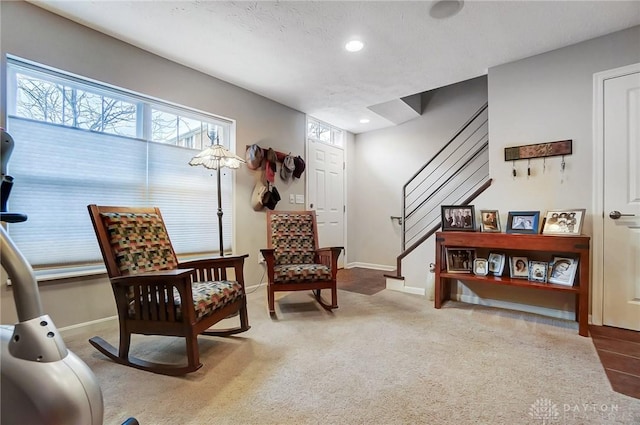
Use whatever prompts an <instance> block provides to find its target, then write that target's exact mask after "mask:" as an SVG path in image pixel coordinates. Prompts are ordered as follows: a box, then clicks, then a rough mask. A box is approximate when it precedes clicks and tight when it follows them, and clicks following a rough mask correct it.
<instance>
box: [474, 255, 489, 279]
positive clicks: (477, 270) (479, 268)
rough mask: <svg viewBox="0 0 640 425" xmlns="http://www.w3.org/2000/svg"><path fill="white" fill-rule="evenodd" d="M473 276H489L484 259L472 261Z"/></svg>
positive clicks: (486, 262) (487, 265)
mask: <svg viewBox="0 0 640 425" xmlns="http://www.w3.org/2000/svg"><path fill="white" fill-rule="evenodd" d="M473 274H475V275H478V276H486V275H487V274H489V262H488V261H487V259H486V258H476V259H475V260H473Z"/></svg>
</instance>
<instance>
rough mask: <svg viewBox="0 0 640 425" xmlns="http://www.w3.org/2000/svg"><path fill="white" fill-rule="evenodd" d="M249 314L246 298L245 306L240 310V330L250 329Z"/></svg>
mask: <svg viewBox="0 0 640 425" xmlns="http://www.w3.org/2000/svg"><path fill="white" fill-rule="evenodd" d="M249 327H250V326H249V313H248V312H247V300H246V298H245V301H244V305H243V306H242V308H241V309H240V328H241V329H245V330H248V329H249Z"/></svg>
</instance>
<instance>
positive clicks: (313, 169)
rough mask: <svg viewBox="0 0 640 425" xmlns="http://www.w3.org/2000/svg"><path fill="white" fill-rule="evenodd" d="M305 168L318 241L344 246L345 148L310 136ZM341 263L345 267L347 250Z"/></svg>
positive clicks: (341, 257)
mask: <svg viewBox="0 0 640 425" xmlns="http://www.w3.org/2000/svg"><path fill="white" fill-rule="evenodd" d="M306 168H307V183H308V193H307V202H308V208H309V209H312V210H315V211H316V218H317V221H318V244H319V245H320V246H321V247H328V246H344V216H345V207H344V151H343V150H342V149H340V148H338V147H336V146H332V145H327V144H325V143H321V142H316V141H314V140H312V139H309V141H308V155H307V164H306ZM338 265H339V266H340V267H344V252H343V253H342V255H340V258H339V260H338Z"/></svg>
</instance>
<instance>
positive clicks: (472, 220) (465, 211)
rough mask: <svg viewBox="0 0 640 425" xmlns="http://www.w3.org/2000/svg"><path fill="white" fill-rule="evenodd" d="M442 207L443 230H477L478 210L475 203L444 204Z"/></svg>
mask: <svg viewBox="0 0 640 425" xmlns="http://www.w3.org/2000/svg"><path fill="white" fill-rule="evenodd" d="M440 209H441V210H440V217H441V220H442V231H459V232H475V231H476V212H475V208H474V206H473V205H442V206H441V207H440Z"/></svg>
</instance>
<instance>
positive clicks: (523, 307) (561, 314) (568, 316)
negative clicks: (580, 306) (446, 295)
mask: <svg viewBox="0 0 640 425" xmlns="http://www.w3.org/2000/svg"><path fill="white" fill-rule="evenodd" d="M451 297H452V299H455V300H456V301H461V302H464V303H468V304H477V305H483V306H487V307H498V308H504V309H507V310H517V311H524V312H527V313H533V314H539V315H541V316H547V317H553V318H554V319H562V320H575V313H574V312H573V311H563V310H556V309H553V308H546V307H538V306H532V305H527V304H519V303H512V302H509V301H499V300H492V299H488V298H480V297H476V296H472V295H465V294H452V295H451Z"/></svg>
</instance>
